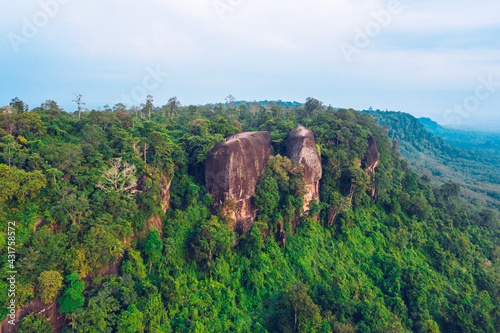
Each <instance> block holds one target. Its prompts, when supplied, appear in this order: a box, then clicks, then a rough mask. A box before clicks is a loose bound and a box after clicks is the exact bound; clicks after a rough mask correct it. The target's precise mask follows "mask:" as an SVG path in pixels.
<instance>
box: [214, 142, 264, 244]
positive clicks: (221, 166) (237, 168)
mask: <svg viewBox="0 0 500 333" xmlns="http://www.w3.org/2000/svg"><path fill="white" fill-rule="evenodd" d="M271 154H272V148H271V135H270V134H269V132H247V133H240V134H236V135H233V136H232V137H230V138H228V139H226V141H225V142H220V143H218V144H216V145H215V147H214V149H212V151H211V152H210V153H209V154H208V157H207V161H206V164H205V180H206V183H207V190H208V193H210V195H211V196H212V199H213V200H214V203H215V205H216V206H217V205H220V204H222V203H224V201H226V200H228V199H232V200H234V201H235V202H236V212H235V214H234V216H233V218H234V219H235V221H236V227H235V228H236V231H237V232H238V233H239V234H240V235H241V234H243V233H244V232H245V231H247V230H248V229H250V224H251V223H252V222H253V221H254V220H255V216H256V214H257V207H256V206H255V204H254V203H253V201H252V197H253V195H254V194H255V187H256V186H257V185H258V184H259V183H260V181H261V180H262V177H263V175H264V171H265V169H266V165H267V161H268V160H269V157H270V156H271Z"/></svg>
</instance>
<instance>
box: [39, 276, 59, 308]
mask: <svg viewBox="0 0 500 333" xmlns="http://www.w3.org/2000/svg"><path fill="white" fill-rule="evenodd" d="M62 283H63V277H62V276H61V273H59V272H58V271H45V272H42V274H40V276H39V277H38V290H39V293H40V298H41V299H42V302H44V303H51V302H53V301H54V299H55V297H56V296H57V294H58V293H59V291H61V289H62V287H63V284H62Z"/></svg>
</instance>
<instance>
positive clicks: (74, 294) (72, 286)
mask: <svg viewBox="0 0 500 333" xmlns="http://www.w3.org/2000/svg"><path fill="white" fill-rule="evenodd" d="M66 282H67V283H68V286H67V287H66V289H65V290H64V293H63V295H62V296H61V297H60V298H59V300H58V301H59V304H61V308H60V309H59V312H61V313H67V312H72V311H75V310H76V309H77V308H79V307H80V306H82V305H83V304H84V303H85V297H84V296H83V291H84V290H85V282H83V281H78V274H74V273H73V274H70V275H68V276H67V277H66Z"/></svg>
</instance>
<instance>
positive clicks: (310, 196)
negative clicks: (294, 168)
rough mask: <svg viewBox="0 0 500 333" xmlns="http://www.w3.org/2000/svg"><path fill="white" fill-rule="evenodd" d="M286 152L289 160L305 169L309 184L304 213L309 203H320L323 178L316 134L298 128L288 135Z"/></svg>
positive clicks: (303, 128)
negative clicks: (320, 186) (315, 201)
mask: <svg viewBox="0 0 500 333" xmlns="http://www.w3.org/2000/svg"><path fill="white" fill-rule="evenodd" d="M286 152H287V156H288V158H289V159H291V160H292V161H296V162H299V163H300V164H301V165H302V166H303V167H304V181H305V182H306V183H307V189H306V194H305V196H304V212H306V211H307V210H308V206H309V202H311V201H312V200H317V201H318V202H319V180H320V179H321V177H322V176H323V168H322V167H321V159H320V157H319V155H318V151H317V149H316V142H315V140H314V134H313V132H311V131H310V130H308V129H306V128H305V127H303V126H297V127H296V128H294V130H293V131H292V132H291V133H290V134H289V135H288V139H287V141H286Z"/></svg>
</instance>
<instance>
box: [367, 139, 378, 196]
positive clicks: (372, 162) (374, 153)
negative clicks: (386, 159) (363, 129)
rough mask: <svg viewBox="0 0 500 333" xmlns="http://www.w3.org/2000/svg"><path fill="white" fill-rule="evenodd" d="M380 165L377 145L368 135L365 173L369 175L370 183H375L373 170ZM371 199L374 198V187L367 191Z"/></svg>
mask: <svg viewBox="0 0 500 333" xmlns="http://www.w3.org/2000/svg"><path fill="white" fill-rule="evenodd" d="M379 165H380V156H379V153H378V148H377V143H376V142H375V139H374V138H373V137H372V136H371V135H370V136H369V137H368V154H367V155H366V169H365V171H366V172H367V173H368V174H369V175H370V179H371V181H372V183H373V182H374V181H375V168H376V167H378V166H379ZM368 194H369V195H370V196H371V197H374V196H375V187H372V188H370V189H369V190H368Z"/></svg>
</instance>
